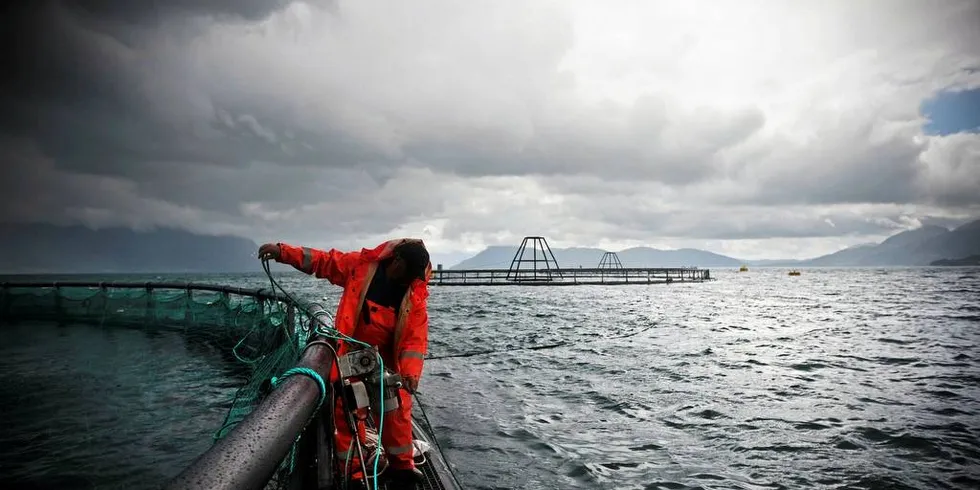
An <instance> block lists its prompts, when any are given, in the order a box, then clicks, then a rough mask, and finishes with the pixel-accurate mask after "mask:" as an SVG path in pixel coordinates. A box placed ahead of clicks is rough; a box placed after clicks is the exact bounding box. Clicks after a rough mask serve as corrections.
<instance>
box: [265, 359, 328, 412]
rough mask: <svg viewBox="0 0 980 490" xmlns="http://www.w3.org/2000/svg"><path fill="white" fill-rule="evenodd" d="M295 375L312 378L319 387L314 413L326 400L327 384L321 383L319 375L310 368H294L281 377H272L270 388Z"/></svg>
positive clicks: (321, 378)
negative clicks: (318, 398)
mask: <svg viewBox="0 0 980 490" xmlns="http://www.w3.org/2000/svg"><path fill="white" fill-rule="evenodd" d="M296 374H305V375H306V376H309V377H311V378H313V381H316V384H317V385H319V386H320V401H319V402H317V404H316V409H315V410H314V412H315V411H317V410H319V409H320V406H322V405H323V401H324V400H325V399H326V398H327V383H325V382H324V381H323V377H322V376H320V373H317V372H316V371H314V370H312V369H310V368H305V367H294V368H291V369H289V370H287V371H286V372H284V373H282V376H279V377H276V376H273V377H272V386H273V387H276V386H279V385H280V384H282V381H283V379H285V378H288V377H290V376H293V375H296Z"/></svg>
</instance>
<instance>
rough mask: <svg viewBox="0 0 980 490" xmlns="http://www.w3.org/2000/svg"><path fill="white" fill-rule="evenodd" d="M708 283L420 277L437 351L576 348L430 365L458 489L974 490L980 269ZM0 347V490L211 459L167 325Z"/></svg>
mask: <svg viewBox="0 0 980 490" xmlns="http://www.w3.org/2000/svg"><path fill="white" fill-rule="evenodd" d="M714 275H715V276H716V277H717V278H718V280H717V281H715V282H712V283H708V284H690V285H684V284H675V285H671V286H662V285H661V286H623V287H585V286H583V287H565V288H553V289H551V288H539V287H529V288H516V287H514V288H510V287H505V288H485V289H484V288H448V287H445V288H439V287H433V288H432V296H431V299H430V316H431V333H430V339H431V342H432V346H431V350H432V353H433V354H435V355H440V354H452V353H458V352H465V351H470V350H474V349H476V350H479V349H486V348H506V347H513V346H523V345H535V344H537V345H542V344H548V343H553V342H555V341H560V340H575V341H577V342H578V343H577V344H575V345H574V346H569V347H561V348H557V349H552V350H541V351H516V352H512V353H510V354H500V355H495V356H480V357H470V358H464V359H446V360H432V361H429V362H428V363H427V367H426V374H425V378H424V380H423V386H422V391H423V395H422V400H423V401H424V402H426V403H427V407H428V413H429V417H430V418H431V419H432V422H433V423H434V424H435V425H436V427H437V429H438V430H439V431H440V438H441V441H442V442H443V444H444V446H445V447H446V449H447V455H448V456H449V458H450V459H451V461H452V463H453V464H454V465H455V466H456V467H457V470H458V475H459V477H460V479H461V480H462V481H463V483H464V484H465V485H466V487H467V488H473V489H480V488H487V489H489V488H638V489H654V488H671V489H684V488H741V489H762V488H767V489H768V488H883V489H884V488H898V489H901V488H964V489H965V488H977V487H978V486H980V442H978V441H980V347H978V343H980V269H977V268H972V269H966V268H954V269H884V270H861V269H836V270H819V269H815V270H804V271H803V275H802V276H801V277H789V276H787V275H786V271H785V270H776V269H773V270H765V269H756V270H753V271H752V272H749V273H743V274H739V273H735V272H728V271H715V274H714ZM205 279H206V280H208V281H217V282H231V281H234V282H236V283H241V282H245V283H249V284H251V285H255V286H261V285H263V284H264V282H262V278H261V277H258V276H255V277H248V278H245V279H243V278H241V277H209V278H205ZM283 282H284V284H285V285H286V286H287V287H288V288H292V289H295V290H296V291H297V292H300V293H301V294H303V295H304V296H307V297H319V296H323V295H324V294H329V297H330V299H331V300H335V298H336V297H337V296H336V294H335V293H336V288H334V287H333V286H330V285H329V284H328V283H326V282H325V281H317V280H315V279H307V278H302V277H296V276H289V278H288V279H286V280H284V281H283ZM652 324H655V325H656V326H655V327H654V328H653V329H651V330H648V331H646V332H644V333H642V334H640V335H637V336H635V337H633V338H630V339H620V340H616V339H612V340H610V339H606V338H605V337H609V336H612V335H619V334H624V333H628V332H631V331H635V330H637V329H641V328H644V327H646V326H649V325H652ZM0 335H2V342H0V394H2V401H3V405H2V408H0V410H2V413H0V419H2V420H3V429H2V439H0V451H2V453H0V464H2V465H3V471H2V472H0V473H2V475H3V476H0V480H4V479H5V480H6V481H0V486H3V487H4V488H8V487H11V485H10V483H14V482H16V481H20V482H21V483H20V484H19V488H27V487H26V486H25V484H24V483H23V482H24V480H23V479H24V478H25V477H28V476H29V479H31V480H33V481H34V482H35V483H36V484H38V483H39V484H41V485H43V484H47V485H48V488H114V487H117V486H124V485H123V484H126V485H130V486H131V487H141V486H152V485H154V484H155V483H156V482H158V481H159V480H160V479H165V478H168V477H170V476H173V475H174V474H176V473H177V472H179V471H180V470H181V469H182V468H183V467H184V466H185V465H186V464H187V463H189V462H190V461H191V460H192V459H193V458H194V457H195V456H196V455H197V454H198V453H199V452H200V451H202V450H203V449H205V448H206V447H207V445H208V444H209V442H210V436H211V434H212V433H213V431H214V430H215V429H216V428H217V427H218V426H219V425H220V422H221V419H222V417H223V415H224V410H225V405H224V402H225V400H226V399H227V398H229V397H230V396H231V394H232V393H233V391H234V387H235V383H236V382H237V381H238V380H237V379H236V377H235V376H234V375H233V371H229V370H227V369H223V367H222V365H221V363H222V361H221V358H220V356H219V355H218V354H217V353H215V352H211V351H209V350H208V349H207V348H206V347H204V346H200V345H195V344H194V342H192V341H187V340H186V339H182V338H180V337H178V336H174V335H170V334H159V335H155V336H147V335H145V334H143V333H141V332H139V331H135V330H112V331H108V330H101V329H94V328H89V327H66V328H58V327H54V326H37V325H34V326H22V327H17V328H12V327H9V326H8V327H4V328H3V330H2V332H0ZM42 414H43V416H42ZM4 484H6V485H4ZM37 487H38V486H37V485H36V486H35V488H37Z"/></svg>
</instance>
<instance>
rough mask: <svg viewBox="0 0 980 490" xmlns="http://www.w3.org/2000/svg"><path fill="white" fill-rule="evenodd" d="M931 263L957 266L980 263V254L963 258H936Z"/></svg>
mask: <svg viewBox="0 0 980 490" xmlns="http://www.w3.org/2000/svg"><path fill="white" fill-rule="evenodd" d="M929 265H937V266H946V267H955V266H964V265H980V255H971V256H969V257H964V258H962V259H942V260H934V261H933V262H932V263H930V264H929Z"/></svg>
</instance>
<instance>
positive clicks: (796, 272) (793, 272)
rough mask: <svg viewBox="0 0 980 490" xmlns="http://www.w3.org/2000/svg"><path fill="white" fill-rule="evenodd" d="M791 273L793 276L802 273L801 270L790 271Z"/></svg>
mask: <svg viewBox="0 0 980 490" xmlns="http://www.w3.org/2000/svg"><path fill="white" fill-rule="evenodd" d="M789 275H791V276H798V275H800V271H789Z"/></svg>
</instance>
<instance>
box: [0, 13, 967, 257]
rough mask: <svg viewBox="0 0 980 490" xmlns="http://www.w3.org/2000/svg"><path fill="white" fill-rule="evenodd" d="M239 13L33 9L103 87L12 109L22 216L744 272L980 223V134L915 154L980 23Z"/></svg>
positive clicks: (960, 84)
mask: <svg viewBox="0 0 980 490" xmlns="http://www.w3.org/2000/svg"><path fill="white" fill-rule="evenodd" d="M243 5H245V4H243ZM246 7H247V8H248V9H249V10H248V15H244V18H241V17H234V18H229V17H227V16H225V15H224V14H227V10H228V9H230V8H232V7H228V6H227V5H222V6H221V8H220V9H219V8H218V7H214V6H213V5H211V4H207V3H202V4H201V5H199V6H197V7H193V8H192V7H187V6H184V7H183V8H185V9H190V11H189V13H186V14H184V15H171V16H168V17H164V18H162V19H158V20H159V21H158V22H145V21H136V20H133V19H143V17H139V16H134V15H135V14H134V15H129V16H127V15H122V14H118V15H114V16H110V15H107V16H106V18H105V19H106V20H105V21H104V22H94V21H91V20H90V19H88V18H83V17H82V16H79V15H78V14H77V12H76V11H74V10H70V9H57V8H53V9H51V10H48V11H45V13H44V14H43V16H42V18H44V19H50V18H54V17H57V18H58V19H60V20H59V22H58V23H57V24H52V29H55V30H56V31H58V32H61V33H62V35H61V37H60V38H59V39H67V40H69V41H71V43H70V45H71V46H73V48H72V49H73V50H74V51H72V52H73V53H75V54H76V55H77V56H75V58H76V59H85V60H88V61H90V63H89V64H88V65H87V66H82V65H78V64H73V63H72V62H71V60H70V57H66V56H65V55H62V57H54V58H52V59H53V61H52V65H51V66H52V67H51V68H45V69H47V70H53V72H54V73H56V74H61V75H62V76H61V77H54V79H55V80H58V79H64V80H74V82H73V83H74V84H75V85H70V87H71V89H69V88H67V87H69V85H64V86H58V85H52V86H51V87H49V89H48V91H47V92H43V94H42V95H44V96H45V98H44V100H37V101H36V102H37V103H36V104H33V102H35V101H33V100H32V103H27V102H15V101H17V100H21V99H18V98H17V97H19V96H20V95H23V94H20V95H18V93H17V92H16V91H14V92H12V93H13V94H14V95H10V94H7V97H6V98H4V99H0V100H4V101H8V102H7V103H8V104H10V105H9V107H10V108H11V110H9V111H7V112H8V114H10V116H8V119H9V120H10V121H11V122H10V123H9V124H7V125H5V126H4V128H11V129H9V130H7V129H4V133H10V134H17V135H18V137H17V138H18V139H17V141H18V142H21V143H19V144H25V143H23V142H24V141H27V142H31V143H30V144H31V145H33V146H31V148H32V150H31V151H32V152H33V153H31V156H30V158H29V160H30V161H35V160H36V161H43V162H46V163H45V164H44V166H43V170H37V171H33V172H28V171H23V170H20V171H16V172H13V171H9V170H4V178H5V179H6V180H7V181H8V182H15V180H14V179H15V178H16V179H20V180H16V181H17V182H21V181H25V179H27V182H28V184H27V186H28V187H32V188H34V189H44V190H46V191H47V193H45V194H44V195H45V196H47V197H45V198H44V199H43V200H42V201H41V204H40V205H39V206H35V207H32V208H30V209H25V208H24V206H23V205H22V204H21V203H20V202H19V201H16V200H15V199H12V198H10V199H8V201H10V202H9V203H5V208H4V211H5V213H4V214H5V215H7V216H8V219H14V218H16V219H20V220H27V219H37V220H62V221H65V220H75V221H81V222H86V223H98V224H112V223H120V224H125V225H129V226H146V225H147V224H154V225H175V226H182V227H186V228H189V229H192V230H196V231H197V230H204V229H206V230H211V231H213V230H225V231H230V232H235V233H240V234H243V235H246V236H249V237H250V238H253V239H255V240H257V241H266V240H276V239H283V240H291V241H302V242H304V243H310V244H313V245H318V246H329V245H332V244H337V245H335V246H344V247H360V246H365V244H364V243H363V242H368V243H371V242H373V241H380V240H381V239H384V237H386V236H391V235H398V234H413V235H421V236H423V237H424V238H425V239H426V240H427V241H428V242H429V244H430V247H432V248H433V250H434V251H436V252H439V253H447V254H448V253H450V252H468V251H476V250H478V249H480V248H482V247H483V246H485V245H487V244H499V243H510V244H513V243H516V242H517V241H518V240H519V239H520V237H522V236H524V235H528V234H543V235H546V236H548V237H549V239H550V240H551V241H552V243H553V245H554V246H561V245H600V246H606V247H608V248H613V249H615V248H622V247H624V246H629V245H640V244H647V245H660V246H664V247H684V246H699V247H707V248H709V249H711V250H714V251H717V252H721V253H732V254H735V255H739V256H742V257H746V258H752V257H760V256H779V257H791V256H800V255H814V254H818V253H825V252H829V251H833V250H836V249H838V248H841V247H844V246H848V245H853V244H855V243H861V242H866V241H868V240H871V239H877V238H880V237H883V236H886V235H887V234H888V233H890V232H893V231H895V230H897V229H901V228H904V227H909V226H914V225H915V224H916V223H918V222H920V220H922V219H924V218H926V217H929V216H932V217H944V218H953V219H963V218H969V217H973V216H976V215H977V213H980V198H978V197H977V196H980V135H978V134H976V133H974V134H965V133H964V134H953V135H946V136H926V135H924V134H923V131H922V129H921V126H922V124H923V123H924V122H925V121H924V119H923V118H922V116H921V115H920V114H919V104H920V103H921V101H922V100H924V99H926V98H928V97H930V96H932V95H933V94H935V93H936V92H937V91H939V90H943V89H948V88H961V89H962V88H977V87H980V50H978V49H977V48H976V46H980V32H978V31H977V30H976V29H975V23H974V22H972V21H974V20H976V19H977V18H980V17H978V10H977V7H976V4H975V2H970V1H962V2H947V3H943V4H941V5H928V4H923V3H921V2H911V1H899V0H895V1H881V2H872V1H867V2H845V1H824V2H780V1H740V2H707V1H685V2H649V1H638V0H637V1H618V2H615V7H614V8H613V7H611V6H610V5H609V4H605V3H604V4H601V5H600V4H597V3H595V2H584V1H540V2H520V3H503V2H494V1H479V2H465V3H460V2H450V1H441V2H437V1H428V2H412V3H403V2H394V3H392V2H377V1H357V2H354V1H347V2H339V3H338V4H332V3H331V4H329V5H323V4H321V3H318V2H293V3H289V4H288V5H286V6H285V7H284V8H282V9H279V10H276V11H274V12H272V13H271V14H270V15H264V11H263V10H261V9H262V8H263V7H261V5H260V4H251V3H250V4H248V5H245V6H243V7H242V8H243V9H244V8H246ZM209 8H213V9H214V10H213V11H211V10H208V9H209ZM265 8H270V7H265ZM137 10H138V9H137ZM215 12H219V13H222V15H220V16H214V15H211V14H213V13H215ZM197 14H201V15H197ZM44 16H47V17H44ZM86 19H88V20H86ZM45 43H47V41H45ZM42 45H46V46H47V48H48V49H54V48H55V47H57V46H54V45H52V44H43V43H42ZM53 46H54V47H53ZM39 49H40V48H39ZM50 52H51V53H55V51H50ZM45 73H46V72H45ZM68 74H70V75H71V76H67V75H68ZM35 75H36V74H35ZM48 79H51V77H48ZM51 83H54V82H51ZM65 83H66V84H67V82H65ZM4 87H5V88H7V89H9V87H7V86H4ZM58 87H61V88H58ZM77 87H80V88H77ZM11 90H12V89H11ZM73 91H76V92H78V94H79V96H78V99H74V98H72V97H71V95H70V94H72V93H75V92H73ZM38 97H41V96H38ZM23 100H28V99H23ZM0 107H7V106H6V105H5V106H0ZM35 108H37V109H36V110H35ZM35 119H39V120H42V121H43V122H44V124H42V125H36V124H35V123H34V122H33V121H35ZM0 129H2V128H0ZM25 158H26V157H25ZM8 174H9V175H8ZM42 176H43V178H42ZM8 177H9V178H8ZM2 185H6V184H2ZM22 187H23V186H22ZM66 189H67V191H66ZM8 206H9V207H8ZM11 216H13V217H14V218H10V217H11Z"/></svg>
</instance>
